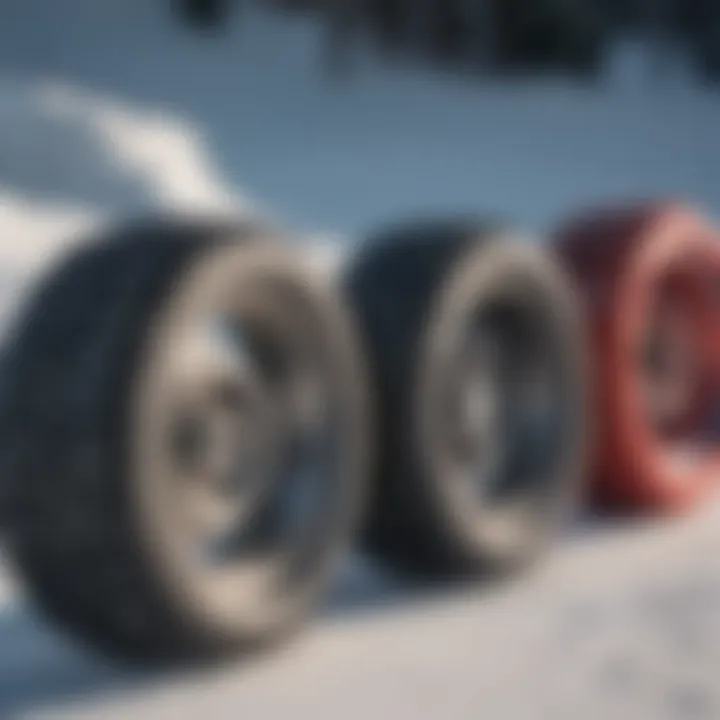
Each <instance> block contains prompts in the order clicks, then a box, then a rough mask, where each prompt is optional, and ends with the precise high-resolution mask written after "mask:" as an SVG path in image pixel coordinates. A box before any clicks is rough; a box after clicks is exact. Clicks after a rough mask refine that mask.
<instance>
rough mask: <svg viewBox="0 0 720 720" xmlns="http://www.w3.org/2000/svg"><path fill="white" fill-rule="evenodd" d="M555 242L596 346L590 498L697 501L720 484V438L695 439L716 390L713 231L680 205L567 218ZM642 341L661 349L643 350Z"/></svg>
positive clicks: (601, 501)
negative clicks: (574, 281) (650, 352)
mask: <svg viewBox="0 0 720 720" xmlns="http://www.w3.org/2000/svg"><path fill="white" fill-rule="evenodd" d="M557 248H558V250H559V253H560V256H561V258H562V259H563V260H564V261H565V263H566V264H567V266H568V267H569V269H570V271H571V272H572V273H573V274H574V275H575V277H576V279H577V280H578V285H579V287H580V290H581V292H582V293H583V295H584V299H585V302H586V312H587V318H588V325H589V331H590V338H591V342H592V343H593V348H592V349H593V353H592V354H591V357H592V358H593V359H594V369H593V374H594V379H595V392H596V397H595V401H596V407H597V414H598V416H597V429H596V437H595V456H594V457H595V459H594V463H593V470H592V479H591V484H590V495H591V499H593V500H594V502H595V504H596V506H600V507H603V508H605V509H608V508H612V509H616V510H617V509H623V510H646V511H647V510H650V511H656V512H667V513H673V512H680V511H682V510H684V509H687V508H689V507H691V506H694V505H696V504H697V503H699V502H700V501H701V500H702V499H704V498H705V497H706V496H707V495H708V494H709V493H710V492H712V491H713V489H714V488H715V486H716V484H718V481H719V480H720V442H718V441H716V442H715V444H713V443H712V441H708V440H707V438H706V439H704V440H701V439H700V438H699V437H698V436H699V435H700V434H701V433H702V432H703V431H704V430H705V429H706V427H705V426H706V425H707V424H708V422H709V418H710V414H711V411H712V410H714V409H715V408H716V407H717V406H718V403H717V402H716V397H717V390H718V389H720V382H718V381H719V380H720V372H718V368H720V363H719V362H718V361H719V360H720V352H719V350H720V311H719V310H718V308H720V303H718V297H720V296H719V295H718V292H717V290H718V289H720V243H718V242H717V237H716V234H715V231H714V230H713V229H712V228H711V227H710V226H709V225H708V224H707V223H706V222H705V221H704V220H703V219H702V218H700V217H699V216H698V215H697V214H695V213H693V212H692V211H691V210H689V209H688V208H685V207H682V206H680V205H676V204H670V203H667V204H654V205H642V206H634V207H625V208H608V209H604V210H596V211H594V212H591V213H586V214H584V215H581V216H579V217H577V218H576V219H574V220H572V221H571V222H570V223H568V224H567V225H566V226H565V227H564V228H563V229H561V231H560V232H559V233H558V235H557ZM653 328H654V330H653ZM648 347H654V348H655V349H657V348H660V350H659V351H658V352H657V353H656V355H657V357H655V356H652V355H650V359H648V357H645V356H643V355H642V351H645V350H647V348H648ZM658 358H660V359H659V360H658ZM668 358H676V359H677V358H680V360H679V361H673V360H672V359H671V360H668ZM686 445H691V447H692V449H693V453H692V454H691V456H690V457H688V456H687V455H686V454H683V453H681V452H680V451H681V449H683V448H684V446H686Z"/></svg>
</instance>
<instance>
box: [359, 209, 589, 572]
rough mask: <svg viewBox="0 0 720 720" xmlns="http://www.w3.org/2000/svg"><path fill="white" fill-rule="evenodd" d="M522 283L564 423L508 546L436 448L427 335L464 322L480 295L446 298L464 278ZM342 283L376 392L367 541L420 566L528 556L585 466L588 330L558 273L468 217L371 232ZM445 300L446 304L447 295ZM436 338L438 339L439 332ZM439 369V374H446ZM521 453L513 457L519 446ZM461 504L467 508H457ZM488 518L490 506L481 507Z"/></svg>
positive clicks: (548, 533)
mask: <svg viewBox="0 0 720 720" xmlns="http://www.w3.org/2000/svg"><path fill="white" fill-rule="evenodd" d="M524 283H528V285H529V286H532V288H533V292H534V293H536V295H535V297H536V299H537V301H538V304H539V305H540V306H543V307H546V315H545V318H546V319H547V320H548V322H549V323H550V325H552V327H553V332H555V333H556V335H557V343H558V346H559V347H561V348H562V349H561V355H562V363H563V364H564V370H563V372H564V373H565V385H564V390H565V392H566V394H567V408H566V409H567V410H568V417H569V418H571V421H570V424H569V426H567V427H566V428H565V430H564V432H565V435H564V444H563V449H562V451H561V452H560V453H559V455H560V459H559V460H558V465H557V468H556V470H555V474H554V475H553V476H552V478H551V479H550V480H548V485H549V487H548V488H547V490H548V496H549V497H551V500H550V501H549V505H547V504H544V501H543V500H541V499H537V498H534V499H533V500H532V501H531V502H530V506H531V508H530V510H529V516H525V517H524V518H523V519H522V520H519V521H517V522H516V525H518V524H519V525H523V527H522V528H521V530H522V531H523V532H524V535H523V538H524V539H523V540H522V541H520V542H519V543H518V544H517V546H514V547H513V548H512V550H508V549H507V548H504V547H501V545H500V544H499V543H497V542H495V541H493V540H492V539H490V538H488V537H485V536H483V532H484V529H485V523H484V522H483V521H482V520H479V519H478V517H477V516H476V515H475V514H474V505H473V503H469V504H468V503H464V502H463V500H461V499H460V498H461V495H460V494H459V491H458V493H457V494H456V490H455V483H454V482H452V481H451V480H450V474H449V472H447V471H445V470H443V468H442V466H441V461H440V460H439V455H438V453H437V452H436V451H435V450H434V449H432V446H433V444H434V442H435V439H436V438H437V437H438V434H439V433H441V429H438V427H437V426H436V423H437V422H439V418H438V417H434V414H433V410H432V407H431V404H430V402H429V400H428V398H429V396H430V386H431V385H433V384H437V382H442V381H443V380H444V379H447V374H448V372H449V371H448V370H447V368H443V366H442V363H441V364H440V365H439V368H438V369H437V370H427V366H429V365H431V364H432V357H431V356H432V355H433V353H434V350H432V349H431V348H432V346H433V344H434V343H436V342H437V340H438V338H440V337H441V336H442V335H443V334H444V333H449V334H450V335H452V333H453V332H454V331H455V330H456V329H457V327H459V326H460V325H462V324H463V323H464V322H466V321H467V320H468V319H469V317H470V315H469V313H470V312H472V309H473V308H474V307H475V306H474V305H472V303H474V302H475V300H474V299H472V300H471V305H468V306H467V307H466V306H465V305H463V302H464V301H463V302H461V303H460V304H456V305H455V306H452V307H450V306H447V305H446V301H447V298H448V297H450V296H452V295H453V294H454V293H456V292H457V291H458V290H459V289H462V293H465V292H466V291H467V292H469V294H470V297H471V298H478V297H479V298H481V300H480V302H482V297H483V293H487V294H488V297H493V296H494V294H495V293H496V292H498V291H502V292H504V291H506V290H512V289H514V288H515V287H520V286H523V284H524ZM347 286H348V288H349V294H350V297H351V301H352V303H353V306H354V308H355V310H356V312H357V314H358V316H359V321H360V326H361V330H362V331H363V333H364V336H365V341H366V345H367V349H368V352H369V355H370V360H371V366H372V368H373V376H374V380H375V385H376V388H377V395H378V398H377V400H378V402H377V407H376V414H375V421H376V422H375V428H376V430H375V437H376V442H377V444H378V449H379V459H378V467H377V473H376V475H377V477H376V482H375V487H374V497H373V499H372V502H371V512H370V515H369V519H368V523H367V525H366V529H365V544H366V547H367V548H368V550H369V551H370V552H371V553H372V554H374V555H375V557H377V558H379V559H380V560H381V561H383V562H385V563H388V564H389V565H390V566H392V567H394V568H395V569H396V570H399V571H400V572H401V573H404V574H406V575H408V576H412V577H415V578H435V577H443V578H446V577H455V578H463V577H472V576H474V575H477V574H483V573H493V574H494V573H496V572H506V571H508V570H510V569H515V568H517V567H518V566H520V565H522V564H524V563H526V562H529V561H531V560H533V559H535V558H536V557H537V556H538V555H540V554H541V553H542V551H543V549H544V547H545V544H546V541H547V540H548V539H549V538H550V537H552V536H553V534H554V532H555V531H556V530H557V528H558V527H559V526H560V525H561V524H562V521H563V519H564V518H565V517H566V514H567V512H568V511H569V509H570V508H572V506H573V501H574V498H575V489H576V487H577V484H578V481H579V480H580V479H581V476H582V472H583V468H584V460H585V457H584V441H585V422H586V419H587V412H586V404H585V400H586V398H585V377H584V355H583V348H584V341H583V339H582V338H581V337H580V327H579V322H578V320H579V318H578V316H577V315H576V314H575V307H576V305H577V303H576V302H575V300H574V294H573V292H572V290H571V288H570V287H569V285H568V283H567V282H566V281H565V278H564V276H563V275H562V273H561V272H560V271H559V269H558V268H557V267H556V266H555V264H554V263H553V262H552V261H551V259H550V258H549V257H548V256H547V254H545V253H543V252H541V250H540V249H539V248H537V247H533V246H531V245H530V244H528V243H524V242H518V241H517V240H515V239H514V238H512V237H511V236H509V235H507V234H506V233H505V232H504V231H503V230H502V229H501V228H499V227H495V226H491V225H490V224H488V223H481V222H477V221H475V220H472V219H471V220H469V221H467V222H465V221H442V220H440V221H437V222H426V223H422V222H419V223H414V224H408V225H405V226H397V227H395V228H393V229H391V230H389V231H388V232H386V233H384V234H380V235H378V236H377V237H375V238H373V239H372V240H371V241H370V242H369V243H368V245H367V246H366V247H365V248H364V250H362V251H361V252H360V253H359V255H358V257H357V258H356V261H355V263H354V265H352V266H351V268H350V270H349V275H348V280H347ZM447 302H450V303H451V305H452V301H447ZM440 344H442V343H440ZM443 375H444V376H445V377H443ZM515 459H517V458H515ZM463 507H464V509H463ZM488 512H489V513H490V515H488V518H490V519H491V514H492V511H488Z"/></svg>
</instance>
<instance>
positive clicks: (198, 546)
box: [135, 255, 355, 632]
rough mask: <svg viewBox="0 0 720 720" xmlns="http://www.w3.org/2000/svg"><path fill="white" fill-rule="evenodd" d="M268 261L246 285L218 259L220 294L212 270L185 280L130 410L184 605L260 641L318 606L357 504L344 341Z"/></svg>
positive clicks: (148, 500) (151, 524) (303, 291)
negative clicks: (312, 603)
mask: <svg viewBox="0 0 720 720" xmlns="http://www.w3.org/2000/svg"><path fill="white" fill-rule="evenodd" d="M274 258H275V259H274V260H273V261H272V263H271V265H270V266H269V268H268V267H267V266H265V265H263V264H260V261H258V263H259V264H260V267H259V268H257V269H255V270H253V269H252V265H250V266H249V267H248V268H246V270H245V273H246V274H243V276H242V278H241V280H243V281H242V282H240V281H239V279H238V272H237V265H236V266H235V268H234V270H235V273H234V275H233V274H231V273H230V270H231V269H232V268H230V270H228V271H226V274H225V275H223V272H224V271H223V268H222V263H221V262H218V263H216V265H219V266H220V267H219V268H216V271H217V273H218V275H219V276H220V277H219V279H218V281H217V282H216V283H215V286H214V287H213V286H212V283H211V282H208V278H207V275H210V276H212V275H211V274H210V273H209V272H207V273H205V276H203V273H200V272H198V273H197V275H199V276H200V278H201V279H202V280H203V282H194V280H195V279H194V278H193V277H191V278H190V279H189V280H187V281H186V282H187V287H185V288H184V289H183V288H181V293H180V294H181V295H182V296H183V301H182V302H181V303H178V306H177V307H175V308H173V309H172V311H171V312H169V315H168V317H166V318H163V319H162V322H161V325H162V331H161V332H160V333H159V335H158V337H157V338H154V341H153V343H151V347H150V348H149V349H148V350H147V352H146V355H147V357H146V365H148V367H147V368H146V369H145V371H144V372H143V373H142V374H141V382H140V385H139V401H138V404H137V407H136V411H137V417H138V418H139V428H138V429H139V431H138V432H137V433H136V435H135V437H136V439H137V440H136V441H138V440H139V443H140V444H139V447H140V450H139V452H138V453H137V458H138V460H137V462H139V465H138V466H137V467H138V468H139V484H138V485H139V486H138V492H139V499H140V502H141V505H142V507H144V508H145V509H144V510H143V513H144V516H145V517H146V519H147V522H146V525H145V532H146V533H149V535H150V536H151V537H152V536H155V537H157V538H159V540H158V541H157V542H156V543H155V545H158V546H161V549H160V550H159V552H161V553H162V554H163V557H165V558H166V559H167V560H169V563H170V565H169V568H170V569H169V573H170V575H169V576H168V577H169V581H170V582H172V583H174V584H175V586H178V584H179V586H180V587H181V588H182V592H185V593H186V602H189V603H190V605H191V607H195V608H198V607H204V608H205V610H202V613H203V615H205V616H208V617H210V616H212V617H213V618H214V620H213V621H212V622H214V623H217V622H219V623H220V624H221V626H224V627H227V628H228V629H229V630H231V631H233V632H234V631H235V630H236V629H239V630H241V631H243V632H245V630H248V629H250V630H251V631H252V632H262V631H263V630H262V628H263V627H269V626H271V625H274V624H277V623H278V622H282V618H283V617H286V616H287V613H288V612H290V613H292V612H293V608H298V607H300V606H303V605H304V602H305V600H304V599H305V598H306V599H307V600H310V599H311V597H312V595H313V594H314V590H315V588H318V589H319V587H320V584H319V582H320V579H321V578H323V577H325V574H326V572H325V571H326V570H327V569H329V566H330V562H331V560H333V558H335V557H336V556H337V550H338V549H339V547H340V546H341V545H342V541H343V539H344V536H343V532H344V527H345V526H346V525H347V523H348V521H349V519H350V516H349V513H351V512H352V507H354V501H353V498H354V497H355V491H354V490H353V489H352V488H354V487H355V474H354V473H353V472H348V471H347V469H346V468H345V467H344V464H345V462H347V458H348V449H349V448H351V447H354V446H353V443H354V440H353V439H352V437H353V432H354V429H353V428H354V426H353V425H352V423H350V424H348V415H347V408H345V406H344V405H343V402H344V401H343V400H341V395H342V387H344V386H343V385H342V383H343V382H345V380H344V379H341V376H340V375H339V374H338V367H337V366H336V365H335V364H334V361H333V360H332V358H333V357H334V356H335V355H334V351H333V349H332V347H331V345H332V343H333V342H338V338H336V337H334V336H332V333H328V328H327V327H324V325H323V322H322V321H321V319H320V317H319V316H318V314H317V306H316V304H315V303H316V302H317V298H316V296H315V295H314V294H313V292H314V291H311V290H310V289H309V287H307V286H303V285H302V282H300V283H298V281H297V274H296V272H297V269H296V268H295V269H293V268H292V266H290V265H288V266H286V267H289V269H290V273H289V274H287V275H286V274H285V273H284V272H283V270H282V266H280V269H278V261H277V256H276V255H275V256H274ZM228 273H230V274H228ZM221 280H222V282H221ZM196 286H197V287H196ZM209 286H210V288H209V289H208V287H209ZM143 394H144V396H143ZM209 428H210V429H212V428H214V430H213V431H212V432H211V431H209ZM178 438H180V439H178ZM242 441H245V442H242ZM158 447H160V448H162V452H160V453H158V452H156V448H158ZM209 448H214V449H215V450H214V451H213V452H209V451H208V449H209ZM148 455H150V456H152V457H151V458H150V459H148V458H147V456H148ZM353 457H354V455H353ZM251 459H252V462H251ZM250 465H252V466H253V469H252V472H249V471H248V467H249V466H250ZM241 471H246V472H241ZM249 475H252V477H249ZM153 478H154V479H153ZM151 544H152V543H151Z"/></svg>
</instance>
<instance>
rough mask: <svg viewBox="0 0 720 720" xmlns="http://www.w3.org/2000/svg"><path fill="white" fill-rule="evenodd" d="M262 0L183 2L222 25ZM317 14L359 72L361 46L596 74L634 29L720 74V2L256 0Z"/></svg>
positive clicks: (706, 72)
mask: <svg viewBox="0 0 720 720" xmlns="http://www.w3.org/2000/svg"><path fill="white" fill-rule="evenodd" d="M251 1H253V0H176V2H177V3H178V8H179V10H180V12H181V13H182V14H183V16H184V17H185V18H186V19H188V20H190V21H191V22H192V23H193V24H195V25H197V26H204V27H209V28H218V27H221V26H222V24H223V23H224V22H225V20H226V19H227V18H228V17H229V15H230V13H234V12H242V5H243V4H246V3H247V2H251ZM254 2H256V3H258V2H259V3H263V4H265V5H268V6H271V7H272V8H273V9H275V10H277V11H278V12H285V13H292V12H295V13H310V14H312V15H314V16H315V17H316V18H317V21H318V22H319V23H322V24H323V26H324V28H325V30H326V33H325V35H326V38H325V46H324V48H323V54H324V56H325V61H326V63H327V66H328V67H329V68H330V69H331V70H332V71H333V72H336V73H344V72H348V71H351V70H352V59H353V52H354V50H355V48H357V47H358V44H360V43H365V44H371V45H372V46H373V47H374V48H375V49H376V50H377V52H378V53H382V54H383V55H384V56H385V57H386V58H387V59H388V61H391V60H392V59H393V58H395V57H399V56H404V57H412V58H415V59H416V60H417V61H418V62H422V63H425V64H428V65H432V66H435V67H439V66H441V67H444V68H447V69H448V70H454V71H457V72H464V73H467V72H477V73H484V74H488V73H493V74H496V73H537V72H541V71H543V70H550V69H557V70H565V71H569V72H572V73H575V74H579V75H582V76H587V77H593V76H595V75H596V74H597V73H599V71H600V70H601V67H602V62H603V59H604V57H605V52H606V50H607V48H608V47H609V44H610V42H611V41H612V40H613V39H614V38H616V37H617V36H618V35H620V34H627V33H628V32H632V33H634V34H636V35H643V36H645V37H647V38H648V39H649V40H650V41H651V42H652V44H653V47H654V48H655V50H656V53H657V54H658V56H659V55H661V54H662V53H663V52H666V51H667V50H668V49H669V48H671V47H673V46H675V47H679V46H684V47H685V49H686V50H688V51H689V52H690V54H691V56H692V57H693V59H694V61H695V64H696V66H697V68H698V70H699V71H700V72H701V74H702V76H703V77H704V78H706V79H708V80H712V81H719V80H720V0H254Z"/></svg>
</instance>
